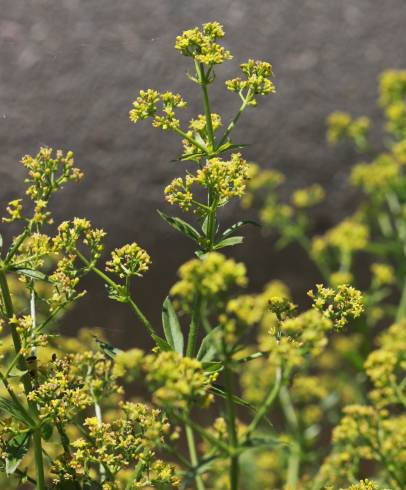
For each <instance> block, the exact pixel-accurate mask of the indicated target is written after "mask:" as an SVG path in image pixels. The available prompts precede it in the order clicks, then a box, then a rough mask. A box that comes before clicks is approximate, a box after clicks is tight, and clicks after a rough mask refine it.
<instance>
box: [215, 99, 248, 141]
mask: <svg viewBox="0 0 406 490" xmlns="http://www.w3.org/2000/svg"><path fill="white" fill-rule="evenodd" d="M250 98H251V92H250V90H249V91H248V93H247V95H246V97H245V98H244V99H243V103H242V104H241V106H240V108H239V109H238V112H237V114H236V115H235V117H234V119H233V120H232V121H231V122H230V124H229V125H228V126H227V129H226V131H225V133H224V134H223V137H222V138H221V140H220V143H219V144H218V146H219V147H220V146H221V145H222V144H223V143H225V142H226V141H227V138H228V136H229V134H230V133H231V131H232V130H233V129H234V128H235V126H236V124H237V122H238V120H239V119H240V116H241V114H242V113H243V112H244V110H245V109H246V107H247V105H248V102H249V100H250Z"/></svg>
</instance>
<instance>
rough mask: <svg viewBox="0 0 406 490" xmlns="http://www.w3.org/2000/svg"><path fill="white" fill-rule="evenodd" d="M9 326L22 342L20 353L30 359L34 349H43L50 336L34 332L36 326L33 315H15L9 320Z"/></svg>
mask: <svg viewBox="0 0 406 490" xmlns="http://www.w3.org/2000/svg"><path fill="white" fill-rule="evenodd" d="M9 324H10V325H11V326H12V327H13V328H14V329H15V330H16V332H17V333H18V335H19V337H20V341H21V350H20V353H21V355H22V356H24V357H29V356H30V355H31V351H32V349H33V348H34V347H42V346H44V345H46V344H47V341H48V336H47V335H46V334H44V333H39V332H38V331H34V324H33V319H32V316H31V315H21V316H17V315H15V314H14V315H13V316H12V317H11V318H10V319H9Z"/></svg>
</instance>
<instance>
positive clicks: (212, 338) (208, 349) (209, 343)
mask: <svg viewBox="0 0 406 490" xmlns="http://www.w3.org/2000/svg"><path fill="white" fill-rule="evenodd" d="M220 329H221V327H215V328H213V330H212V331H211V332H209V333H208V334H207V335H206V336H205V337H204V339H203V340H202V343H201V344H200V348H199V352H198V353H197V359H198V360H199V361H201V362H208V361H211V360H213V358H214V356H215V355H216V353H217V346H216V340H217V339H216V336H217V334H218V333H219V331H220Z"/></svg>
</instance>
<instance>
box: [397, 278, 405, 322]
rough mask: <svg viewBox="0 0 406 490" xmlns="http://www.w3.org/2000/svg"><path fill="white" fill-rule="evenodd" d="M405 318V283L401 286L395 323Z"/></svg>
mask: <svg viewBox="0 0 406 490" xmlns="http://www.w3.org/2000/svg"><path fill="white" fill-rule="evenodd" d="M405 316H406V281H405V282H404V284H403V289H402V294H401V297H400V302H399V306H398V310H397V313H396V321H397V322H399V321H400V320H402V319H403V318H404V317H405Z"/></svg>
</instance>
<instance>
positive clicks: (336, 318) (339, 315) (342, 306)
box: [308, 284, 365, 329]
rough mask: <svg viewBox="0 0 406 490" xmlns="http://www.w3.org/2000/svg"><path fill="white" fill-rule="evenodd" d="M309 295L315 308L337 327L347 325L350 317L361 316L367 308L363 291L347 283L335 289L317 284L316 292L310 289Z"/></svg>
mask: <svg viewBox="0 0 406 490" xmlns="http://www.w3.org/2000/svg"><path fill="white" fill-rule="evenodd" d="M308 295H309V296H310V298H312V299H313V308H315V309H316V310H318V311H320V312H321V313H322V315H323V316H324V317H325V318H328V319H329V320H331V321H332V322H333V324H334V327H335V328H337V329H341V328H343V327H345V326H346V325H347V324H348V321H349V320H350V319H352V318H358V317H359V316H361V314H362V313H363V312H364V309H365V308H364V304H363V299H362V294H361V292H360V291H358V290H357V289H355V288H353V287H352V286H347V285H345V284H342V285H340V286H337V287H336V288H334V289H333V288H325V287H324V286H323V285H322V284H317V285H316V292H314V291H309V292H308Z"/></svg>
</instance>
